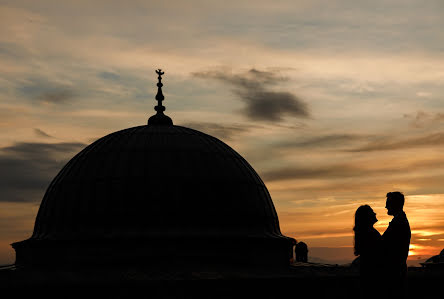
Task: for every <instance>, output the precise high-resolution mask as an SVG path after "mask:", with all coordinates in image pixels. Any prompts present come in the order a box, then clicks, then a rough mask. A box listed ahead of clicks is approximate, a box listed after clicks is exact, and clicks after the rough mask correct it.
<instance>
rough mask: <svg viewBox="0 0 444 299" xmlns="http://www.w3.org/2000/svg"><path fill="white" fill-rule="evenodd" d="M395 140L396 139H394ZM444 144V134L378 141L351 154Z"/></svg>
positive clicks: (354, 150) (353, 150)
mask: <svg viewBox="0 0 444 299" xmlns="http://www.w3.org/2000/svg"><path fill="white" fill-rule="evenodd" d="M393 139H395V138H393ZM443 144H444V132H439V133H433V134H429V135H426V136H421V137H412V138H409V139H404V140H387V139H384V140H377V141H373V142H371V143H369V144H367V145H364V146H362V147H358V148H355V149H352V150H349V151H350V152H372V151H387V150H398V149H409V148H418V147H433V146H439V145H443Z"/></svg>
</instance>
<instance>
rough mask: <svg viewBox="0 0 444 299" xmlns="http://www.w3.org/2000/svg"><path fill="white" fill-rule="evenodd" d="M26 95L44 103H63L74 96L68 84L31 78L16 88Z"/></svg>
mask: <svg viewBox="0 0 444 299" xmlns="http://www.w3.org/2000/svg"><path fill="white" fill-rule="evenodd" d="M18 90H19V91H20V92H21V93H22V94H24V95H25V96H26V97H28V98H31V99H32V100H34V101H38V102H41V103H45V104H64V103H66V102H68V101H69V100H71V99H72V98H74V97H75V93H74V91H73V90H72V88H71V87H70V86H69V85H66V84H60V83H55V82H49V81H47V80H44V79H32V80H30V82H29V83H27V84H24V85H23V86H21V87H20V88H19V89H18Z"/></svg>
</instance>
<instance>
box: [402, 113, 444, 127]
mask: <svg viewBox="0 0 444 299" xmlns="http://www.w3.org/2000/svg"><path fill="white" fill-rule="evenodd" d="M404 118H406V119H409V120H410V126H411V127H414V128H423V127H426V126H430V125H433V124H436V123H439V122H442V121H444V113H441V112H438V113H428V112H424V111H421V110H420V111H417V112H416V115H415V114H404Z"/></svg>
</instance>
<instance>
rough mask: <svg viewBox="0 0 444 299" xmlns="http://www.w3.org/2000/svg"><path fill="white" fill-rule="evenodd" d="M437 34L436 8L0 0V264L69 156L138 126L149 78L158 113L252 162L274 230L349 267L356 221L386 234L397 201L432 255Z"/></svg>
mask: <svg viewBox="0 0 444 299" xmlns="http://www.w3.org/2000/svg"><path fill="white" fill-rule="evenodd" d="M443 28H444V2H443V1H441V0H437V1H432V0H428V1H420V0H418V1H410V0H398V1H356V0H349V1H335V0H332V1H315V0H310V1H299V0H298V1H295V0H291V1H262V0H255V1H241V0H236V1H231V0H224V1H167V0H165V1H97V0H96V1H79V0H77V1H42V0H40V1H32V0H30V1H20V0H13V1H6V0H0V264H7V263H13V262H14V258H15V256H14V251H13V250H12V248H11V247H10V245H9V244H10V243H12V242H15V241H20V240H24V239H26V238H28V237H30V235H31V233H32V230H33V225H34V220H35V216H36V214H37V210H38V207H39V204H40V201H41V199H42V196H43V194H44V192H45V190H46V188H47V186H48V185H49V183H50V181H51V180H52V178H53V177H54V176H55V175H56V174H57V172H58V171H59V170H60V169H61V167H62V166H63V165H64V164H65V163H66V162H67V161H68V160H69V159H70V158H71V157H72V156H73V155H74V154H76V153H77V152H79V151H80V150H81V149H83V148H84V147H85V146H86V145H88V144H90V143H91V142H93V141H94V140H96V139H97V138H99V137H102V136H104V135H106V134H109V133H111V132H114V131H118V130H121V129H124V128H128V127H133V126H138V125H143V124H146V121H147V119H148V117H149V116H150V115H152V114H154V109H153V106H154V105H155V104H156V103H155V100H154V96H155V93H156V86H155V84H156V80H157V79H156V77H157V75H156V74H155V73H154V70H155V69H157V68H162V69H163V70H164V71H165V75H164V80H163V83H164V95H165V98H166V99H165V102H164V105H165V106H166V108H167V110H166V114H167V115H169V116H170V117H171V118H172V119H173V121H174V124H176V125H181V126H186V127H190V128H194V129H197V130H200V131H203V132H205V133H208V134H210V135H213V136H215V137H218V138H219V139H221V140H222V141H224V142H225V143H227V144H228V145H230V146H231V147H232V148H234V149H235V150H236V151H237V152H238V153H240V154H241V155H242V156H243V157H244V158H245V159H246V160H247V161H248V162H249V163H250V164H251V165H252V166H253V167H254V168H255V170H256V171H257V172H258V173H259V175H260V176H261V177H262V179H263V180H264V182H265V184H266V186H267V187H268V189H269V191H270V193H271V196H272V198H273V202H274V204H275V207H276V210H277V212H278V215H279V220H280V226H281V230H282V232H283V233H284V234H286V235H288V236H291V237H294V238H296V239H297V240H300V241H304V242H306V243H307V244H308V245H309V247H310V248H315V247H330V248H335V250H336V249H337V250H338V252H345V255H344V256H341V257H339V256H336V258H337V259H339V258H341V259H342V258H343V259H347V258H349V259H350V261H351V260H352V258H353V251H352V246H353V235H352V228H353V215H354V212H355V210H356V209H357V208H358V207H359V206H360V205H361V204H369V205H371V206H372V207H373V208H374V210H375V212H376V213H377V217H378V219H379V222H378V223H377V225H376V227H377V229H378V230H379V231H380V232H381V233H382V232H384V230H385V228H386V227H387V225H388V222H389V221H390V220H391V217H389V216H387V215H386V210H385V209H384V206H385V194H386V193H387V192H389V191H402V192H403V193H404V194H405V195H406V205H405V211H406V213H407V216H408V218H409V221H410V225H411V228H412V251H411V258H412V259H415V258H419V257H421V258H423V257H425V256H428V255H434V254H438V253H439V251H440V250H441V249H443V248H444V152H443V148H444V98H443V94H444V34H443V32H442V29H443ZM341 248H346V249H341ZM331 252H332V250H330V249H322V248H321V249H314V250H313V251H312V253H313V254H315V253H316V256H317V257H320V258H324V259H332V258H333V257H332V254H331ZM309 254H310V253H309Z"/></svg>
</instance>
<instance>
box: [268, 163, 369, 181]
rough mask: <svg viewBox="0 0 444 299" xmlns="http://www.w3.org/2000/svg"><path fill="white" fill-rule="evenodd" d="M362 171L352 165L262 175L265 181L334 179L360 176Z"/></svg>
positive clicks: (317, 167) (297, 168)
mask: <svg viewBox="0 0 444 299" xmlns="http://www.w3.org/2000/svg"><path fill="white" fill-rule="evenodd" d="M362 172H363V169H362V168H360V167H358V166H355V165H353V164H335V165H325V166H313V167H306V166H300V167H298V166H292V167H284V168H279V169H275V170H270V171H267V172H265V173H263V174H262V178H263V179H264V180H265V181H279V180H288V179H313V178H317V179H335V178H347V177H356V176H360V175H362Z"/></svg>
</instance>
